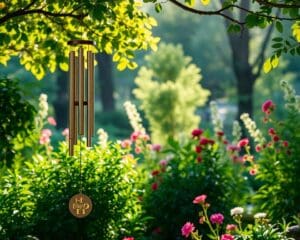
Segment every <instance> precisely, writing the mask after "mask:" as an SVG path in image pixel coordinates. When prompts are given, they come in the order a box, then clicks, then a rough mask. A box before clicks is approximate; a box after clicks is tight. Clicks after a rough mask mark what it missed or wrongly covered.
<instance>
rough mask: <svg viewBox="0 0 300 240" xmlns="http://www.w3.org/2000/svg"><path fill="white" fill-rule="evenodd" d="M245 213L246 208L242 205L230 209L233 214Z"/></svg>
mask: <svg viewBox="0 0 300 240" xmlns="http://www.w3.org/2000/svg"><path fill="white" fill-rule="evenodd" d="M243 213H244V208H242V207H235V208H233V209H231V210H230V215H231V216H235V215H242V214H243Z"/></svg>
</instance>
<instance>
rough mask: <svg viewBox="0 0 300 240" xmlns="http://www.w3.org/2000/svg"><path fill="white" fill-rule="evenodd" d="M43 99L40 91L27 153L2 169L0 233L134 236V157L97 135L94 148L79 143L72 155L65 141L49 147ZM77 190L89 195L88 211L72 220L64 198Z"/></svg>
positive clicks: (137, 214)
mask: <svg viewBox="0 0 300 240" xmlns="http://www.w3.org/2000/svg"><path fill="white" fill-rule="evenodd" d="M45 100H46V99H45V95H42V96H41V97H40V109H39V112H38V114H37V116H36V119H35V123H36V129H35V130H34V131H33V132H32V134H33V136H29V138H30V139H31V140H30V141H29V142H28V144H29V143H30V144H31V147H32V154H31V156H30V157H28V155H26V156H23V157H22V161H16V163H18V164H15V165H14V167H13V168H12V169H8V168H6V169H3V170H2V173H1V179H0V206H1V209H0V219H1V221H0V238H1V239H30V238H33V237H37V238H39V239H43V240H44V239H45V240H47V239H64V240H66V239H70V240H71V239H72V240H76V239H122V237H124V236H134V237H137V238H138V237H139V236H140V234H141V232H142V231H143V228H144V219H142V217H141V216H142V214H141V213H142V209H141V204H140V202H139V200H138V196H139V195H140V189H139V186H140V176H139V174H138V172H137V170H136V168H135V166H136V162H135V159H134V158H133V157H132V156H131V155H129V154H128V150H126V149H122V148H121V146H120V145H119V144H118V143H107V142H105V141H104V140H105V139H99V144H97V145H94V146H93V148H87V147H86V146H85V145H86V144H85V142H84V141H81V142H79V143H78V145H77V146H76V147H75V154H74V156H73V157H70V156H69V155H68V147H67V143H66V142H65V141H63V142H60V147H59V149H55V150H53V147H52V146H51V130H50V129H47V128H44V124H45V119H46V117H47V111H46V110H47V104H46V101H45ZM101 133H102V132H101ZM67 134H68V132H67V131H66V130H65V131H64V135H65V136H66V135H67ZM102 134H103V133H102ZM66 138H67V136H66ZM20 158H21V157H20ZM80 159H81V161H80ZM81 180H82V181H81ZM81 182H82V185H81ZM81 190H82V192H83V193H84V194H86V195H88V196H89V197H90V198H91V200H92V202H93V210H92V212H91V214H90V215H89V216H87V217H86V218H84V219H76V218H75V217H73V216H72V215H71V213H69V211H68V201H69V199H70V198H71V197H72V196H73V195H75V194H77V193H79V192H80V191H81Z"/></svg>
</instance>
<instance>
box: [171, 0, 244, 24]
mask: <svg viewBox="0 0 300 240" xmlns="http://www.w3.org/2000/svg"><path fill="white" fill-rule="evenodd" d="M169 1H170V2H171V3H173V4H175V5H176V6H178V7H180V8H182V9H183V10H186V11H189V12H192V13H196V14H199V15H220V16H222V17H224V18H226V19H228V20H230V21H232V22H235V23H237V24H239V25H244V24H245V23H244V22H240V21H239V20H237V19H235V18H233V17H230V16H228V15H226V14H224V13H223V11H225V10H226V9H229V8H231V7H233V6H234V5H228V6H226V7H223V8H221V9H219V10H216V11H203V10H198V9H194V8H191V7H188V6H186V5H184V4H182V3H180V2H178V1H177V0H169Z"/></svg>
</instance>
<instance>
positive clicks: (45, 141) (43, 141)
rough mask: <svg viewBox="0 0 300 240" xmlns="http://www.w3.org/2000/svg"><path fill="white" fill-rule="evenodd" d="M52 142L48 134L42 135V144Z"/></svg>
mask: <svg viewBox="0 0 300 240" xmlns="http://www.w3.org/2000/svg"><path fill="white" fill-rule="evenodd" d="M49 142H50V138H49V137H48V136H43V135H42V136H41V137H40V144H43V145H44V144H47V143H49Z"/></svg>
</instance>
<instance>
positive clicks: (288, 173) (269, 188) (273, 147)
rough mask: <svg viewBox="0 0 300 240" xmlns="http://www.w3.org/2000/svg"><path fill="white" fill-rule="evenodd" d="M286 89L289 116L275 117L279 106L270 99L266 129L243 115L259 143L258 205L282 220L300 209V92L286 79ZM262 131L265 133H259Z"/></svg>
mask: <svg viewBox="0 0 300 240" xmlns="http://www.w3.org/2000/svg"><path fill="white" fill-rule="evenodd" d="M282 87H283V89H284V91H285V101H286V105H285V107H286V112H287V114H286V117H285V118H284V119H283V120H277V119H276V118H275V114H274V113H275V111H276V108H277V106H276V105H275V104H274V103H273V102H272V101H271V100H268V101H266V102H265V103H264V104H263V105H262V111H263V112H264V119H263V122H264V125H263V129H261V130H259V129H256V127H255V122H253V121H251V120H250V119H249V117H248V116H247V115H243V116H242V119H243V121H244V122H245V125H246V127H247V128H248V130H249V132H250V134H251V136H252V137H253V139H254V141H255V143H256V144H257V145H256V151H257V154H256V155H255V157H254V158H255V159H256V164H257V167H258V169H257V174H256V179H257V180H258V181H259V183H260V188H259V189H258V190H257V192H256V194H255V195H254V200H255V203H256V204H257V208H259V209H260V210H262V211H266V212H268V213H269V215H270V217H271V218H272V219H275V220H280V219H281V218H282V217H285V218H287V219H291V218H292V216H293V215H297V214H298V213H299V212H300V208H299V201H300V194H299V191H298V186H299V184H300V182H299V178H298V177H297V176H298V175H299V174H300V168H299V165H300V163H299V154H300V152H299V147H298V145H299V141H300V135H299V132H300V124H299V123H300V114H299V109H300V108H299V106H300V104H299V103H300V101H299V96H296V95H295V91H294V90H293V89H292V88H291V86H289V85H288V84H287V83H286V82H284V81H283V82H282ZM259 132H260V135H261V137H258V135H257V134H258V133H259Z"/></svg>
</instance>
